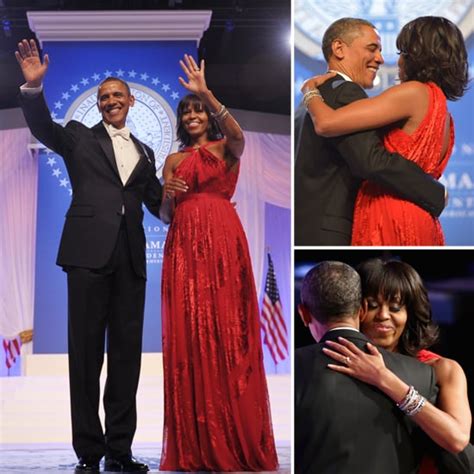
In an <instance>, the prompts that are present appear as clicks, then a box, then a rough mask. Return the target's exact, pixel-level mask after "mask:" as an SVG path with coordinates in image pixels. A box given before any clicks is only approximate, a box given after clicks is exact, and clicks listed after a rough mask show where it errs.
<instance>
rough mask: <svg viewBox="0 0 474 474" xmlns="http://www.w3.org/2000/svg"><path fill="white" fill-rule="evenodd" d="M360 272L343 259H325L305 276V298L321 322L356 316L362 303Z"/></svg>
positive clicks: (312, 312)
mask: <svg viewBox="0 0 474 474" xmlns="http://www.w3.org/2000/svg"><path fill="white" fill-rule="evenodd" d="M361 299H362V290H361V282H360V277H359V274H358V273H357V272H356V271H355V270H354V269H353V268H352V267H350V266H349V265H347V264H345V263H342V262H335V261H324V262H320V263H318V264H317V265H315V266H314V267H313V268H312V269H311V270H310V271H309V272H308V273H307V274H306V276H305V277H304V280H303V284H302V287H301V302H302V304H303V305H304V306H306V308H307V309H308V310H309V312H310V313H311V314H312V315H313V317H314V318H316V319H317V320H318V321H319V322H320V323H322V324H327V323H330V322H335V321H340V320H341V318H346V317H354V315H357V313H358V310H359V308H360V305H361Z"/></svg>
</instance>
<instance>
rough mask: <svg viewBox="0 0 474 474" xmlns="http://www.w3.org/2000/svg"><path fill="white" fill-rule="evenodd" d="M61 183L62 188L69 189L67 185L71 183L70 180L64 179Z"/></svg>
mask: <svg viewBox="0 0 474 474" xmlns="http://www.w3.org/2000/svg"><path fill="white" fill-rule="evenodd" d="M59 182H60V186H63V187H65V188H67V184H68V183H69V180H67V179H66V178H63V179H60V180H59Z"/></svg>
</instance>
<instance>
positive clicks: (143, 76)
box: [140, 72, 150, 81]
mask: <svg viewBox="0 0 474 474" xmlns="http://www.w3.org/2000/svg"><path fill="white" fill-rule="evenodd" d="M149 77H150V76H149V75H148V74H147V73H146V72H145V74H141V75H140V78H141V80H142V81H146V80H147V79H148V78H149Z"/></svg>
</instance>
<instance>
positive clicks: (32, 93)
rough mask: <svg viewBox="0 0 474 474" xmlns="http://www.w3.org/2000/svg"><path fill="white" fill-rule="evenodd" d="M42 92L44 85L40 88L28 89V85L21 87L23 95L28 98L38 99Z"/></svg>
mask: <svg viewBox="0 0 474 474" xmlns="http://www.w3.org/2000/svg"><path fill="white" fill-rule="evenodd" d="M42 91H43V84H41V85H40V86H38V87H28V85H27V84H26V83H25V84H23V85H22V86H20V92H21V94H22V95H24V96H28V97H36V96H37V95H39V94H41V92H42Z"/></svg>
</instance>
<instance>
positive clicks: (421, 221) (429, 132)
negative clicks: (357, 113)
mask: <svg viewBox="0 0 474 474" xmlns="http://www.w3.org/2000/svg"><path fill="white" fill-rule="evenodd" d="M426 87H427V88H428V90H429V107H428V110H427V112H426V115H425V117H424V119H423V120H422V122H421V123H420V126H419V127H418V128H417V130H416V131H415V132H414V133H413V134H411V135H407V134H406V133H405V132H404V131H403V130H401V129H400V128H392V129H391V130H390V131H389V132H388V133H387V134H386V135H385V137H384V146H385V148H386V149H387V150H388V151H390V152H396V153H399V154H400V155H402V156H404V157H405V158H407V159H408V160H411V161H413V162H415V163H416V164H417V165H418V166H419V167H420V168H422V169H423V171H425V172H426V173H428V174H430V175H431V176H433V178H436V179H439V178H440V176H441V174H442V173H443V171H444V169H445V168H446V165H447V163H448V159H449V157H450V155H451V152H452V149H453V144H454V125H453V120H452V117H451V121H450V138H449V144H448V148H447V151H446V153H445V154H444V156H441V151H442V146H443V137H444V129H445V123H446V119H447V117H449V113H448V111H447V106H446V97H445V96H444V94H443V92H442V90H441V89H440V88H439V87H438V86H437V85H435V84H433V83H431V82H429V83H427V84H426ZM351 245H414V246H416V245H429V246H435V245H444V235H443V231H442V229H441V225H440V223H439V221H438V219H437V218H436V217H433V216H432V215H431V214H429V213H428V212H427V211H425V210H424V209H422V208H421V207H418V206H417V205H416V204H413V203H411V202H409V201H405V200H403V199H401V198H398V197H396V196H393V195H391V194H389V193H388V192H386V191H384V190H383V189H382V188H381V187H380V186H379V185H377V184H375V183H372V182H369V181H364V183H363V184H362V186H361V188H360V190H359V193H358V195H357V200H356V204H355V210H354V223H353V230H352V242H351Z"/></svg>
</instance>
